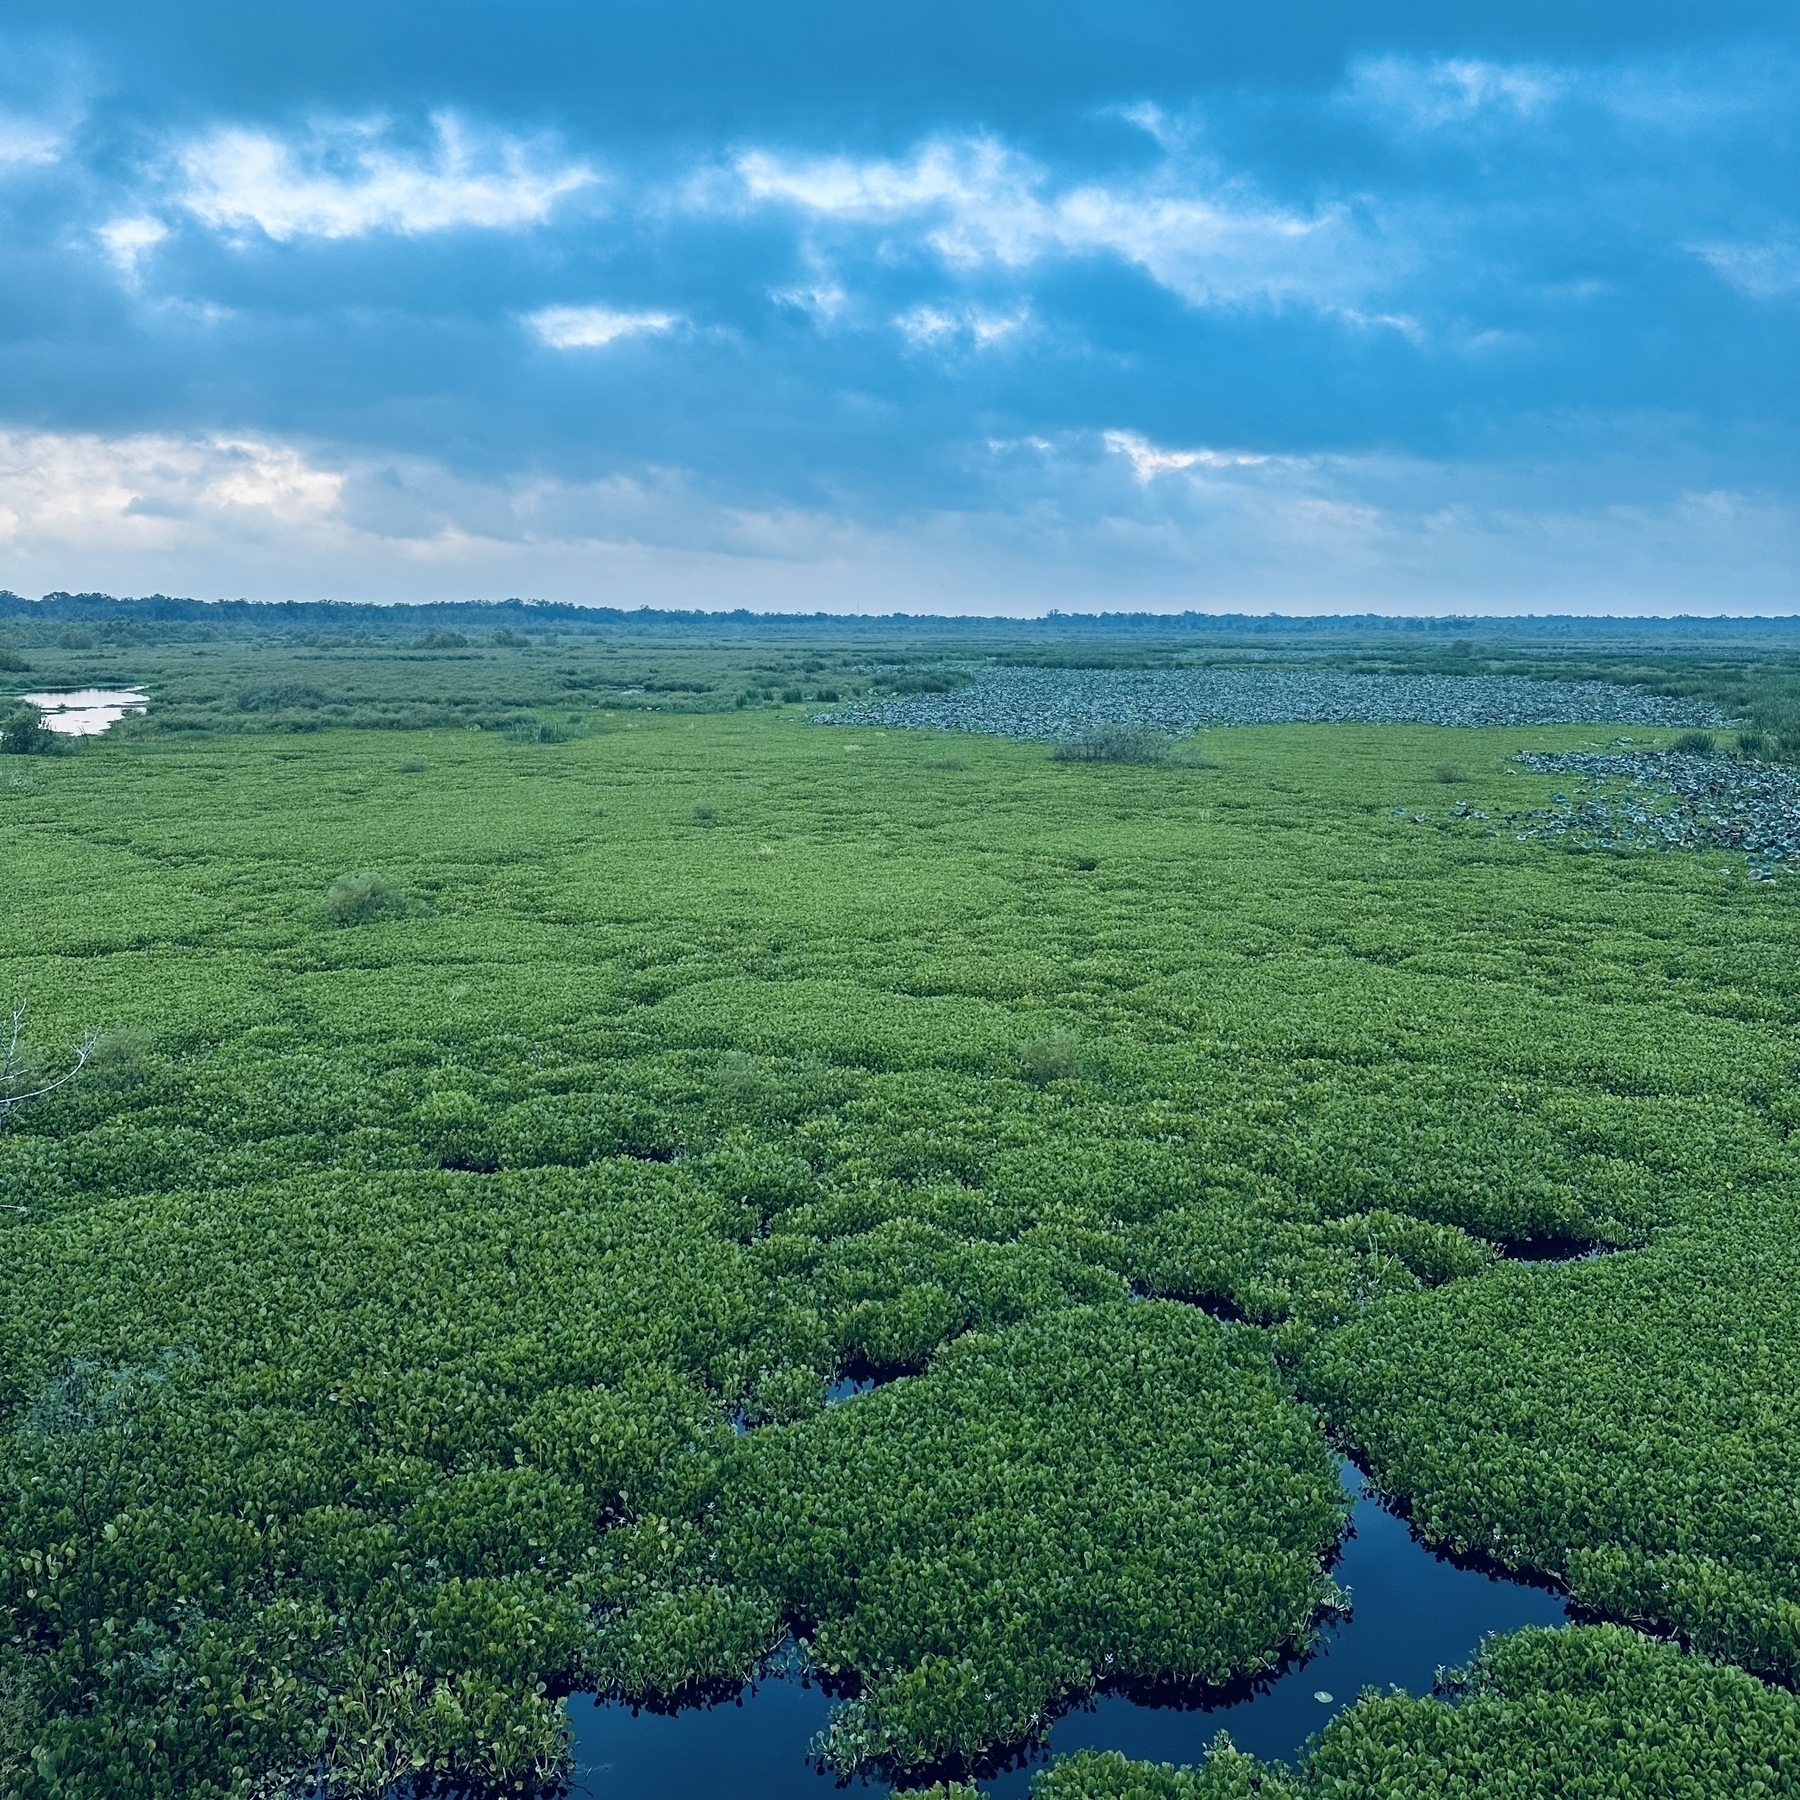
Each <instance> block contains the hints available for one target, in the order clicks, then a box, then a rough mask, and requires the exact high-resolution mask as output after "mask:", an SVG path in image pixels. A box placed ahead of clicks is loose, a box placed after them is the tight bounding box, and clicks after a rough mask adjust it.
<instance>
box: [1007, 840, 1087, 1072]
mask: <svg viewBox="0 0 1800 1800" xmlns="http://www.w3.org/2000/svg"><path fill="white" fill-rule="evenodd" d="M1079 866H1080V865H1079V863H1078V864H1077V867H1079ZM1086 1069H1087V1062H1086V1058H1085V1057H1084V1055H1083V1052H1082V1047H1081V1039H1080V1038H1078V1037H1077V1036H1076V1035H1075V1034H1074V1032H1072V1031H1060V1030H1059V1031H1050V1032H1046V1033H1045V1034H1044V1036H1042V1037H1041V1038H1033V1039H1032V1040H1031V1042H1030V1043H1028V1044H1026V1045H1024V1046H1023V1047H1022V1048H1021V1049H1020V1051H1019V1072H1020V1073H1021V1074H1022V1075H1023V1076H1024V1077H1025V1079H1026V1080H1027V1081H1030V1082H1034V1083H1035V1084H1036V1085H1037V1086H1038V1087H1044V1086H1046V1085H1047V1084H1048V1083H1050V1082H1052V1081H1074V1080H1077V1079H1078V1078H1079V1077H1080V1076H1081V1075H1082V1074H1084V1073H1085V1072H1086Z"/></svg>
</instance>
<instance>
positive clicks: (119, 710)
mask: <svg viewBox="0 0 1800 1800" xmlns="http://www.w3.org/2000/svg"><path fill="white" fill-rule="evenodd" d="M19 698H20V699H21V700H23V701H24V702H25V704H26V705H27V706H35V707H36V708H37V709H38V711H39V712H40V713H42V714H43V716H44V723H45V725H46V726H48V727H49V729H50V730H52V731H60V732H63V733H65V734H66V735H67V736H69V737H96V736H98V735H99V733H101V732H102V731H105V730H106V729H107V728H108V727H109V726H112V725H116V724H118V722H119V721H120V720H121V719H122V718H124V717H125V715H126V714H127V713H141V712H142V711H143V710H144V708H145V707H146V706H148V705H149V704H150V696H149V695H148V694H140V693H137V692H135V691H133V690H131V689H129V688H75V689H72V690H71V691H70V692H68V693H63V694H21V695H20V696H19Z"/></svg>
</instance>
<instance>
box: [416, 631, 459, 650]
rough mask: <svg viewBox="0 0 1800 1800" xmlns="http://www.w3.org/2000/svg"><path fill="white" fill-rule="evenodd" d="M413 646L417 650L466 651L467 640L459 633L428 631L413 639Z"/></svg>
mask: <svg viewBox="0 0 1800 1800" xmlns="http://www.w3.org/2000/svg"><path fill="white" fill-rule="evenodd" d="M413 645H414V648H415V649H419V650H466V649H468V647H469V640H468V639H467V638H466V637H464V636H463V634H462V633H461V632H460V631H428V632H426V633H425V635H424V636H423V637H420V638H414V639H413Z"/></svg>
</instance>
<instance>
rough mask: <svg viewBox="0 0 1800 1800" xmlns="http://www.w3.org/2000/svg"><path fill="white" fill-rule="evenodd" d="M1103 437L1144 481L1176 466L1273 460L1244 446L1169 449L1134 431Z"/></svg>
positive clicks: (1231, 465) (1207, 466)
mask: <svg viewBox="0 0 1800 1800" xmlns="http://www.w3.org/2000/svg"><path fill="white" fill-rule="evenodd" d="M1100 441H1101V442H1102V443H1103V444H1104V445H1105V446H1106V448H1107V449H1108V450H1110V451H1111V452H1112V453H1113V455H1115V456H1122V457H1124V458H1125V459H1126V461H1128V462H1129V463H1130V464H1131V472H1132V474H1134V475H1135V476H1136V477H1137V478H1138V480H1139V481H1141V482H1149V481H1154V480H1155V479H1156V477H1157V476H1158V475H1162V474H1166V473H1168V472H1169V471H1171V470H1176V469H1194V468H1203V469H1244V468H1252V467H1254V466H1256V465H1257V464H1259V463H1266V462H1268V461H1270V460H1271V459H1270V458H1269V457H1267V456H1254V455H1252V454H1250V453H1249V452H1248V451H1244V450H1167V449H1164V448H1163V447H1162V446H1161V445H1158V444H1153V443H1151V442H1150V440H1149V439H1148V438H1146V437H1142V436H1140V435H1139V434H1138V433H1137V432H1135V431H1103V432H1102V433H1101V434H1100Z"/></svg>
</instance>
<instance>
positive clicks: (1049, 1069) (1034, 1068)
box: [1019, 1031, 1087, 1087]
mask: <svg viewBox="0 0 1800 1800" xmlns="http://www.w3.org/2000/svg"><path fill="white" fill-rule="evenodd" d="M1086 1067H1087V1060H1086V1058H1085V1057H1084V1056H1083V1054H1082V1048H1081V1040H1080V1038H1078V1037H1077V1036H1076V1035H1075V1034H1074V1032H1072V1031H1052V1032H1048V1033H1046V1034H1045V1035H1044V1036H1043V1037H1041V1038H1033V1039H1032V1041H1031V1042H1030V1043H1029V1044H1026V1045H1025V1046H1024V1047H1023V1048H1022V1049H1021V1050H1020V1051H1019V1070H1020V1073H1021V1074H1023V1075H1024V1077H1025V1079H1026V1080H1027V1081H1030V1082H1034V1083H1036V1085H1037V1086H1039V1087H1043V1086H1045V1085H1047V1084H1048V1083H1050V1082H1052V1081H1074V1080H1075V1079H1076V1078H1077V1077H1078V1076H1080V1075H1081V1074H1082V1073H1083V1072H1084V1071H1085V1069H1086Z"/></svg>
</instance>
